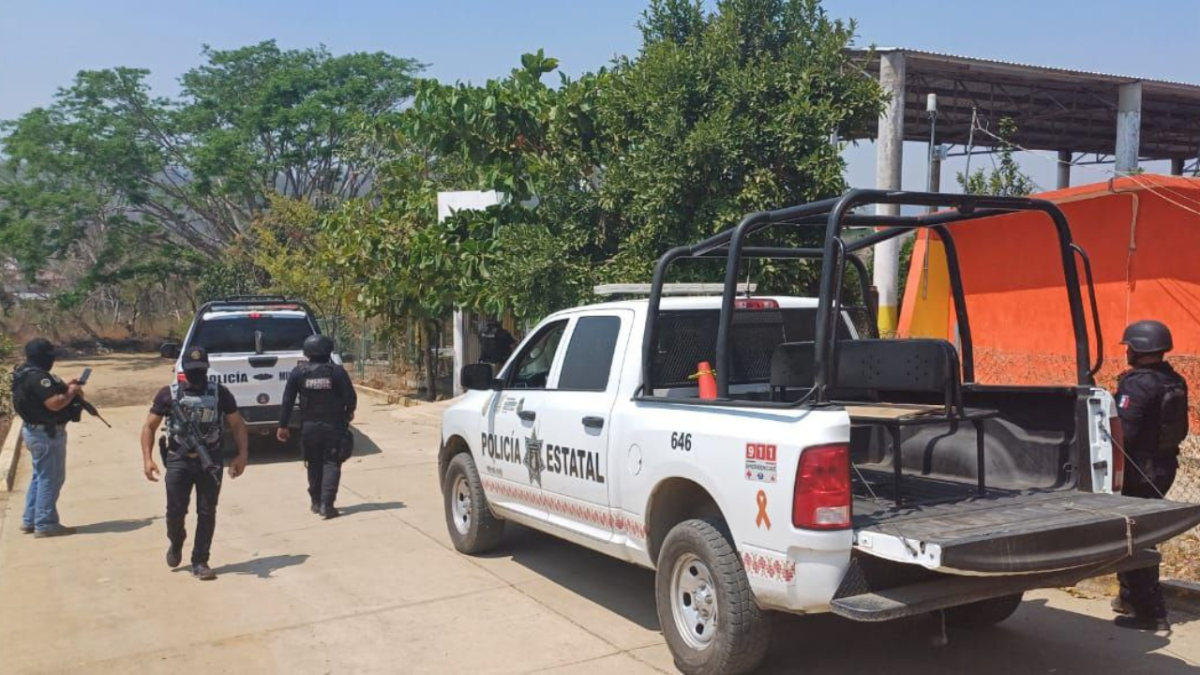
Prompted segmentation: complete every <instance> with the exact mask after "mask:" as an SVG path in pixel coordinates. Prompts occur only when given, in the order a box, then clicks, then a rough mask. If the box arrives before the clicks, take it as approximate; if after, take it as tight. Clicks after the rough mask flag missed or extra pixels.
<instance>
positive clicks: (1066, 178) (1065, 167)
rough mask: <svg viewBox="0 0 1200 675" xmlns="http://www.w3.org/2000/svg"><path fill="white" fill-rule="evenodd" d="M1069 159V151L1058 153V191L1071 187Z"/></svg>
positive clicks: (1070, 155) (1070, 154)
mask: <svg viewBox="0 0 1200 675" xmlns="http://www.w3.org/2000/svg"><path fill="white" fill-rule="evenodd" d="M1071 157H1072V153H1071V151H1070V150H1059V151H1058V186H1057V187H1058V189H1059V190H1061V189H1063V188H1069V187H1071Z"/></svg>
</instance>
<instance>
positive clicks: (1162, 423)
mask: <svg viewBox="0 0 1200 675" xmlns="http://www.w3.org/2000/svg"><path fill="white" fill-rule="evenodd" d="M1134 373H1149V374H1150V375H1152V376H1153V377H1154V379H1155V381H1156V382H1157V383H1158V385H1159V386H1160V387H1161V388H1162V397H1161V398H1160V399H1159V401H1158V407H1157V408H1154V407H1147V409H1146V420H1145V424H1146V427H1145V429H1144V431H1143V432H1142V433H1143V434H1147V435H1150V434H1152V436H1150V437H1149V438H1147V439H1146V440H1145V442H1139V443H1138V448H1139V449H1140V452H1142V453H1149V455H1150V456H1152V457H1160V458H1168V459H1169V458H1173V457H1177V456H1179V446H1180V444H1181V443H1183V440H1184V439H1185V438H1187V435H1188V390H1187V382H1185V381H1184V379H1183V378H1182V377H1180V376H1179V375H1178V374H1177V373H1175V372H1174V370H1169V371H1166V372H1164V371H1163V370H1159V369H1156V368H1134V369H1133V370H1130V371H1127V372H1126V373H1125V374H1124V375H1122V376H1121V379H1122V381H1123V380H1124V379H1125V378H1126V377H1128V376H1130V375H1132V374H1134ZM1130 450H1131V451H1134V449H1133V448H1130Z"/></svg>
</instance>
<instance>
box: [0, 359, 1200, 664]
mask: <svg viewBox="0 0 1200 675" xmlns="http://www.w3.org/2000/svg"><path fill="white" fill-rule="evenodd" d="M89 362H90V364H91V365H93V367H95V368H96V372H95V373H94V374H93V383H94V384H93V387H92V388H91V396H92V398H93V400H94V401H95V402H96V403H97V404H98V405H101V406H102V407H103V408H104V413H105V415H106V416H107V417H108V418H109V419H110V421H112V423H113V426H114V428H113V429H107V428H105V427H103V426H102V425H100V424H98V423H96V422H95V421H94V420H85V421H84V422H83V423H81V424H79V425H75V426H73V427H72V428H71V432H70V433H71V436H70V449H69V451H68V464H69V468H68V479H67V483H66V486H65V488H64V492H63V497H62V500H61V501H60V510H61V512H62V515H63V519H64V522H66V523H67V524H69V525H75V526H77V527H79V533H78V534H76V535H74V536H71V537H63V538H57V539H34V538H33V537H30V536H28V535H23V534H21V533H20V532H19V530H18V529H17V527H18V525H19V519H20V508H21V506H22V504H23V497H24V494H23V490H24V487H25V485H26V483H27V481H28V473H27V471H28V467H27V465H25V466H23V467H22V472H21V474H20V475H19V476H18V486H19V490H18V491H17V492H14V493H12V495H11V497H9V498H8V499H7V503H4V497H3V496H0V672H3V673H5V675H8V674H9V673H55V674H57V673H87V674H88V675H93V674H101V675H103V674H105V673H130V672H137V673H139V674H141V673H164V674H165V673H172V674H176V673H204V674H205V675H213V674H217V673H239V674H240V673H288V674H289V675H292V674H301V675H304V674H308V673H312V674H326V673H355V674H359V673H397V672H401V673H462V672H472V673H601V674H603V673H614V674H617V673H620V674H621V675H626V674H638V673H655V672H672V671H673V666H672V662H671V658H670V654H669V652H668V651H667V649H666V646H665V645H664V643H663V640H662V635H661V633H660V631H659V625H658V620H657V617H656V613H655V607H654V599H653V594H652V589H653V585H654V574H653V572H651V571H649V570H645V569H641V568H638V567H633V566H631V565H628V564H625V563H622V562H619V561H616V560H613V559H611V558H607V557H605V556H602V555H600V554H598V553H594V552H591V551H588V550H586V549H583V548H581V547H578V546H574V545H572V544H568V543H566V542H563V541H560V540H557V539H554V538H552V537H549V536H546V535H543V534H540V533H537V532H534V531H531V530H527V529H523V528H519V527H510V528H509V530H508V532H507V534H506V538H505V543H504V545H503V546H502V547H501V549H500V550H498V551H497V552H494V553H492V554H489V555H487V556H481V557H467V556H462V555H460V554H458V553H457V552H455V551H454V550H453V548H452V546H451V545H450V542H449V538H448V536H447V533H446V524H445V520H444V515H443V506H442V496H441V494H440V491H439V489H438V485H437V479H436V471H437V469H436V464H437V447H438V428H439V425H440V412H441V409H442V408H443V407H444V404H431V405H420V406H414V407H408V408H405V407H403V406H396V405H389V404H387V403H386V402H384V401H379V400H375V399H373V398H371V397H367V396H364V397H363V399H362V403H361V405H360V409H359V416H358V418H357V419H356V427H357V431H358V433H359V442H358V446H357V450H356V455H355V457H354V458H353V459H351V460H350V462H349V463H347V465H346V467H345V471H344V477H343V483H342V491H341V495H340V498H339V506H340V507H341V508H342V510H343V514H344V515H343V517H342V518H340V519H337V520H332V521H322V520H319V519H317V518H316V517H315V516H313V515H312V514H310V513H309V512H308V498H307V494H305V492H304V477H303V475H304V474H303V469H302V467H301V465H300V463H299V462H298V461H297V460H296V458H295V457H294V456H292V455H291V454H289V453H287V452H284V451H282V450H280V449H279V448H276V447H274V446H273V445H270V444H262V443H259V444H256V445H255V446H254V447H253V449H252V458H251V465H250V467H249V468H248V469H247V471H246V474H245V475H244V476H242V477H241V478H238V479H237V480H228V479H226V481H225V483H224V485H223V488H222V493H221V504H220V508H219V512H218V519H217V521H218V523H217V533H216V540H215V542H214V546H213V559H212V564H213V567H214V569H216V571H217V572H218V574H219V575H220V578H219V579H218V580H217V581H215V582H210V583H204V582H198V581H195V580H193V579H191V578H190V576H189V575H188V574H187V573H186V572H184V571H182V570H178V571H172V570H171V569H169V568H168V567H167V566H166V565H165V564H164V562H163V554H164V552H165V549H166V536H165V527H164V525H163V522H162V512H163V505H164V497H163V487H162V484H161V483H150V482H148V481H147V480H146V479H145V478H144V477H143V476H142V472H141V462H140V459H139V453H138V441H137V436H138V432H139V429H140V425H141V422H142V420H143V419H144V416H145V410H146V405H147V402H148V401H149V397H150V395H151V394H152V393H153V390H154V389H155V388H156V387H158V386H161V385H162V384H163V383H165V382H167V381H169V375H170V365H169V364H168V363H166V362H165V361H162V360H159V359H156V358H150V357H115V356H114V357H106V358H104V359H91V360H89ZM81 366H82V364H81V363H64V364H63V365H62V366H61V368H62V369H63V374H64V375H67V374H70V373H71V372H72V370H73V369H75V368H77V367H81ZM110 390H112V391H110ZM119 402H125V403H128V405H124V406H118V405H117V403H119ZM191 525H192V523H191V521H189V527H191ZM189 549H190V547H189ZM186 550H188V549H185V552H186ZM1111 616H1112V615H1111V613H1110V611H1109V609H1108V601H1107V599H1106V598H1091V597H1077V596H1075V595H1072V594H1068V593H1064V592H1061V591H1054V590H1048V591H1039V592H1036V593H1030V594H1028V595H1027V596H1026V602H1025V603H1024V604H1023V605H1022V606H1021V608H1020V609H1019V610H1018V611H1017V613H1016V614H1015V615H1014V616H1013V617H1012V618H1011V619H1010V620H1009V621H1006V622H1005V623H1004V624H1002V625H1000V626H998V627H996V628H994V629H991V630H986V631H981V632H955V633H952V634H951V639H950V643H949V645H947V646H945V647H934V646H933V644H932V638H933V637H934V635H935V634H936V632H937V625H936V623H935V622H934V621H933V620H932V619H931V618H930V617H920V618H915V619H911V620H905V621H897V622H890V623H884V624H873V625H866V624H854V623H850V622H847V621H844V620H841V619H838V618H836V617H832V616H828V615H826V616H815V617H791V616H785V617H779V618H778V619H777V620H776V622H775V627H774V632H775V634H774V641H773V646H772V649H771V651H770V653H769V655H768V658H767V661H766V664H765V665H764V668H763V671H762V672H765V673H793V672H797V671H803V672H806V673H815V674H817V675H823V674H851V673H880V674H883V675H888V674H905V675H906V674H913V675H927V674H928V673H963V672H970V673H972V674H973V675H1000V674H1008V673H1055V674H1056V675H1067V674H1072V673H1080V674H1088V675H1091V674H1093V673H1100V672H1105V673H1107V672H1118V673H1123V674H1124V673H1147V674H1150V673H1153V674H1156V675H1158V674H1166V675H1175V674H1177V673H1178V674H1183V673H1195V672H1197V668H1198V667H1200V621H1197V620H1196V619H1194V618H1192V617H1187V616H1182V615H1180V616H1177V617H1176V623H1175V631H1174V632H1173V633H1172V634H1171V635H1154V634H1141V633H1131V632H1126V631H1121V630H1119V629H1116V628H1114V627H1113V626H1112V624H1111Z"/></svg>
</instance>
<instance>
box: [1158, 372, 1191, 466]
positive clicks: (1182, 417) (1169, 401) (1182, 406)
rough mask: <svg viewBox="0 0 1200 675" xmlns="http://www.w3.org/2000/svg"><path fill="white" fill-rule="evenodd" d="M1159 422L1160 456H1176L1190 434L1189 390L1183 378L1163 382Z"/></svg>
mask: <svg viewBox="0 0 1200 675" xmlns="http://www.w3.org/2000/svg"><path fill="white" fill-rule="evenodd" d="M1159 405H1160V412H1159V417H1158V419H1159V423H1158V448H1157V450H1158V452H1157V454H1158V456H1160V457H1175V456H1176V455H1178V454H1179V445H1180V444H1181V443H1183V439H1185V438H1187V435H1188V391H1187V384H1186V383H1184V382H1183V380H1175V379H1168V380H1166V381H1165V382H1164V383H1163V396H1162V402H1161V403H1160V404H1159Z"/></svg>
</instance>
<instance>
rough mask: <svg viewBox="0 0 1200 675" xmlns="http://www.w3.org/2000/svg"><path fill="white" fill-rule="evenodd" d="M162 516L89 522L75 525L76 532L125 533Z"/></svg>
mask: <svg viewBox="0 0 1200 675" xmlns="http://www.w3.org/2000/svg"><path fill="white" fill-rule="evenodd" d="M159 518H161V516H155V517H153V518H129V519H125V520H106V521H104V522H101V523H89V524H87V525H77V526H76V527H75V533H76V534H124V533H126V532H133V531H135V530H140V529H142V528H143V527H148V526H149V525H150V524H151V523H153V522H154V521H156V520H158V519H159Z"/></svg>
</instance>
